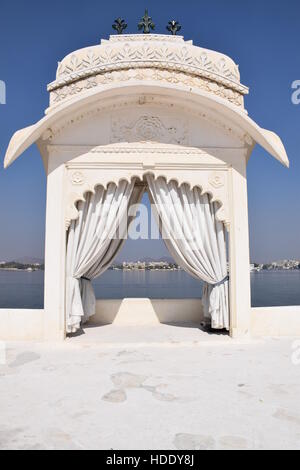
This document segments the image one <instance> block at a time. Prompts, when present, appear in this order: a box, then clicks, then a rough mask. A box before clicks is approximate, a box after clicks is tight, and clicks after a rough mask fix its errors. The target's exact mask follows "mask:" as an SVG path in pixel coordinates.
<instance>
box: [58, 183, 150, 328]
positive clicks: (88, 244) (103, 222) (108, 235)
mask: <svg viewBox="0 0 300 470" xmlns="http://www.w3.org/2000/svg"><path fill="white" fill-rule="evenodd" d="M143 192H144V188H141V187H136V186H135V180H133V181H132V182H131V183H128V182H127V181H122V182H120V184H119V185H118V186H116V185H115V184H112V183H111V184H109V185H108V188H107V189H104V188H103V187H98V188H97V189H96V191H95V193H94V194H92V193H88V195H87V197H86V200H85V202H80V203H79V205H78V211H79V217H78V219H77V220H75V221H73V222H72V224H71V227H70V229H69V234H68V243H67V283H66V291H67V292H66V299H67V300H66V326H67V333H75V332H76V331H78V330H79V329H80V327H81V324H82V323H85V322H86V321H87V320H88V319H89V317H91V316H92V315H94V314H95V313H96V298H95V293H94V289H93V285H92V282H91V281H92V280H93V279H95V278H96V277H98V276H100V275H101V274H103V273H104V272H105V271H106V270H107V269H108V268H109V266H110V265H111V264H112V262H113V260H114V259H115V257H116V256H117V255H118V253H119V251H120V250H121V248H122V246H123V244H124V242H125V240H126V237H127V231H128V226H129V224H130V222H131V221H132V217H134V214H130V215H129V216H128V213H129V212H130V208H132V206H133V205H135V204H138V203H139V202H140V200H141V197H142V194H143Z"/></svg>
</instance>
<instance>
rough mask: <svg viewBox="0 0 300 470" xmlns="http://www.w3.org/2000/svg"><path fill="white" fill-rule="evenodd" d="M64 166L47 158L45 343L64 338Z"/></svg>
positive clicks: (53, 158) (53, 157) (52, 157)
mask: <svg viewBox="0 0 300 470" xmlns="http://www.w3.org/2000/svg"><path fill="white" fill-rule="evenodd" d="M64 175H65V166H64V165H63V164H60V165H58V166H57V165H56V163H55V155H53V156H51V158H49V162H48V179H47V213H46V251H45V323H44V337H45V340H47V341H63V340H64V339H65V263H66V230H65V210H64V208H65V204H64V191H63V187H64Z"/></svg>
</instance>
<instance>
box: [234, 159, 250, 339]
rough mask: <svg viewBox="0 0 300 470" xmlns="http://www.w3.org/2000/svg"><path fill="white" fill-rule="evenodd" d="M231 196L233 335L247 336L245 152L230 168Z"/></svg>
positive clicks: (248, 309)
mask: <svg viewBox="0 0 300 470" xmlns="http://www.w3.org/2000/svg"><path fill="white" fill-rule="evenodd" d="M229 198H230V201H229V202H230V211H231V213H230V227H229V262H230V310H231V336H232V337H233V338H243V337H247V336H249V335H250V327H251V286H250V253H249V221H248V195H247V177H246V158H245V156H244V155H243V156H241V158H239V160H238V161H237V162H236V163H235V165H234V167H232V168H231V170H230V190H229Z"/></svg>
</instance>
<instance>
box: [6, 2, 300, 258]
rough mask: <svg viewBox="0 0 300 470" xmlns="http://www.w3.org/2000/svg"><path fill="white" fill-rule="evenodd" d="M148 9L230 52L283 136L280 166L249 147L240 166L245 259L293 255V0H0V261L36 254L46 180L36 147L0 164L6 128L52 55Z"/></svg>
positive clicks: (33, 100) (16, 124)
mask: <svg viewBox="0 0 300 470" xmlns="http://www.w3.org/2000/svg"><path fill="white" fill-rule="evenodd" d="M146 7H148V8H149V13H150V14H151V16H152V17H153V20H154V21H155V23H156V25H157V28H156V31H157V32H158V33H165V26H166V24H167V22H168V21H169V20H170V19H173V18H174V19H178V20H179V21H180V22H181V24H182V34H183V35H184V36H185V38H186V39H193V40H194V42H195V44H196V45H199V46H203V47H206V48H209V49H214V50H217V51H220V52H223V53H225V54H228V55H229V56H231V57H232V58H233V59H234V60H235V61H236V62H237V63H238V64H239V65H240V71H241V75H242V82H243V83H244V84H246V85H248V86H249V87H250V95H249V97H247V98H246V107H247V109H248V111H249V114H250V116H251V117H252V118H253V119H254V120H256V121H257V122H258V123H259V124H260V125H261V126H263V127H265V128H267V129H272V130H274V131H275V132H277V133H278V134H279V135H280V136H281V138H282V139H283V141H284V143H285V145H286V148H287V151H288V155H289V158H290V161H291V168H290V170H286V169H285V168H284V167H282V166H281V165H280V164H279V163H277V162H276V161H275V160H274V159H273V158H271V157H270V156H268V154H267V153H266V152H265V151H264V150H262V149H260V148H258V147H257V148H256V149H255V151H254V153H253V156H252V158H251V160H250V163H249V166H248V187H249V215H250V243H251V258H252V260H253V261H269V260H273V259H281V258H298V259H300V218H299V214H300V184H299V180H300V158H299V155H298V154H299V148H300V106H295V105H293V104H292V102H291V93H292V90H291V83H292V82H293V81H294V80H299V79H300V54H299V51H298V48H299V44H300V28H299V17H300V2H299V0H298V1H297V0H288V1H287V2H283V1H282V0H272V1H271V0H265V1H264V2H262V1H261V0H251V1H244V2H241V1H240V0H239V1H238V0H227V1H224V0H211V1H210V2H200V1H189V0H186V1H185V2H182V1H178V0H172V1H170V0H164V1H157V0H149V1H148V2H147V3H145V2H143V1H141V0H139V1H137V0H130V1H127V2H124V0H123V1H119V0H113V1H112V2H101V1H99V0H98V1H96V0H85V1H84V2H82V1H78V0H72V1H71V0H65V1H64V2H62V1H58V0H52V1H51V6H49V4H47V3H46V2H41V1H38V0H27V1H26V2H24V0H10V1H7V0H2V1H1V10H0V13H1V15H0V59H1V61H0V80H4V81H5V82H6V84H7V104H6V105H5V106H0V123H1V132H0V155H1V168H0V215H1V226H0V260H1V259H12V258H18V257H23V256H34V257H43V253H44V223H45V214H44V212H45V197H46V178H45V175H44V170H43V166H42V163H41V159H40V157H39V154H38V151H37V149H36V148H35V147H32V148H31V149H29V150H28V151H27V152H26V153H25V154H24V155H23V157H22V158H20V159H19V160H18V161H17V162H16V163H15V164H14V165H13V166H12V167H11V168H10V169H9V170H7V171H4V170H3V169H2V166H3V165H2V163H3V158H4V154H5V150H6V147H7V145H8V142H9V139H10V137H11V135H12V134H13V133H14V131H16V130H17V129H19V128H23V127H26V126H28V125H30V124H32V123H33V122H35V121H37V120H39V119H40V118H41V117H42V114H43V111H44V109H45V108H46V107H47V106H48V95H47V91H46V85H47V83H49V82H51V81H52V80H53V79H54V77H55V71H56V67H57V61H58V60H61V59H62V58H63V57H64V56H65V55H66V54H68V53H69V52H71V51H73V50H76V49H79V48H81V47H86V46H89V45H94V44H97V43H99V41H100V39H101V38H106V37H108V36H109V34H111V33H112V29H111V24H112V23H113V20H114V19H115V18H116V17H118V16H122V17H124V18H125V19H126V21H127V22H128V24H129V28H128V32H129V33H136V32H137V27H136V25H137V23H138V21H139V20H140V18H141V16H142V15H143V12H144V9H145V8H146ZM151 254H155V257H160V256H162V255H164V254H165V250H164V248H163V246H162V244H161V243H160V242H147V243H146V244H145V242H129V243H128V244H127V246H126V248H125V251H124V253H123V255H122V257H123V258H128V259H136V258H140V257H143V256H150V255H151Z"/></svg>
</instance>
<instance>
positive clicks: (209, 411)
mask: <svg viewBox="0 0 300 470" xmlns="http://www.w3.org/2000/svg"><path fill="white" fill-rule="evenodd" d="M292 345H293V339H280V340H279V339H276V338H269V339H264V340H252V341H237V340H231V339H230V338H228V337H227V336H222V335H216V336H215V335H209V334H207V333H204V332H202V331H200V330H198V329H197V328H193V327H192V325H191V326H190V327H189V328H184V327H178V326H167V325H161V326H158V327H152V328H148V327H140V328H133V327H131V328H130V327H123V328H122V327H119V328H118V327H115V326H108V327H102V328H90V329H87V330H86V334H85V335H83V336H79V337H76V338H72V339H69V340H68V341H66V342H65V343H62V344H35V343H26V344H25V343H19V344H7V358H6V359H7V361H6V364H4V365H0V407H1V408H0V449H46V450H48V449H49V450H51V449H71V450H72V449H115V450H132V449H155V450H176V449H177V450H193V449H300V399H299V397H300V365H299V366H296V365H293V363H292V359H291V357H292V352H293V350H292ZM2 359H3V358H2Z"/></svg>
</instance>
